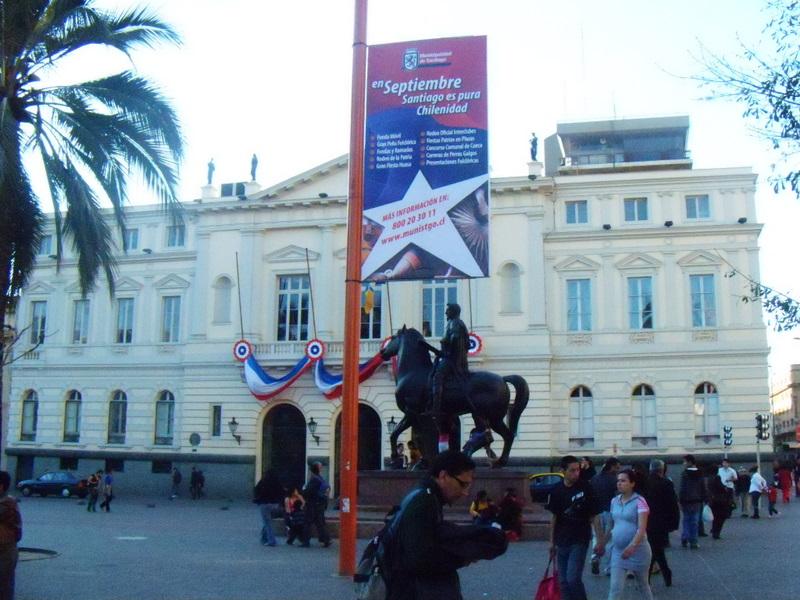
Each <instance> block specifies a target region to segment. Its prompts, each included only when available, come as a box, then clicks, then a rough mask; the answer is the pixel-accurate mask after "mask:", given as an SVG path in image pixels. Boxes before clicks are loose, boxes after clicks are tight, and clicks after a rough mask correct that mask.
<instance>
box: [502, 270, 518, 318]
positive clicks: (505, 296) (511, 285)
mask: <svg viewBox="0 0 800 600" xmlns="http://www.w3.org/2000/svg"><path fill="white" fill-rule="evenodd" d="M500 294H501V297H500V310H501V311H502V312H504V313H518V312H522V299H521V297H520V296H521V294H520V270H519V267H518V266H517V265H515V264H514V263H506V264H504V265H503V267H502V268H501V269H500Z"/></svg>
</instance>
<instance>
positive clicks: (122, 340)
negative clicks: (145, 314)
mask: <svg viewBox="0 0 800 600" xmlns="http://www.w3.org/2000/svg"><path fill="white" fill-rule="evenodd" d="M117 343H118V344H132V343H133V298H118V299H117Z"/></svg>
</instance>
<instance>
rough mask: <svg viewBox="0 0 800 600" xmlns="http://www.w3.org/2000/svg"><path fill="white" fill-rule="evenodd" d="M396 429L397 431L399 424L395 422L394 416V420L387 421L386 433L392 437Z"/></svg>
mask: <svg viewBox="0 0 800 600" xmlns="http://www.w3.org/2000/svg"><path fill="white" fill-rule="evenodd" d="M395 429H397V422H396V421H395V420H394V415H392V418H391V419H389V420H388V421H386V431H387V432H388V433H389V435H392V434H393V433H394V430H395Z"/></svg>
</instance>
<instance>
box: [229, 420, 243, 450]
mask: <svg viewBox="0 0 800 600" xmlns="http://www.w3.org/2000/svg"><path fill="white" fill-rule="evenodd" d="M228 429H230V430H231V435H232V436H233V439H235V440H236V443H237V444H239V445H240V446H241V445H242V436H240V435H236V430H237V429H239V423H237V422H236V417H231V420H230V421H228Z"/></svg>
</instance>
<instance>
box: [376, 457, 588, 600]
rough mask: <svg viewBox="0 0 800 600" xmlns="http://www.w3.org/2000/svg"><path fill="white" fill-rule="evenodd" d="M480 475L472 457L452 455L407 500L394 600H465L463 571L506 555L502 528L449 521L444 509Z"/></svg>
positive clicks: (395, 556)
mask: <svg viewBox="0 0 800 600" xmlns="http://www.w3.org/2000/svg"><path fill="white" fill-rule="evenodd" d="M576 466H577V463H576ZM474 471H475V463H474V462H473V461H472V459H471V458H469V457H468V456H466V455H465V454H463V453H461V452H458V451H456V450H447V451H445V452H442V453H441V454H439V455H438V456H436V458H434V459H433V461H432V462H431V468H430V471H429V473H428V476H427V477H426V478H425V479H423V480H422V482H421V483H420V485H419V487H417V488H415V489H414V490H412V491H411V492H409V493H408V494H407V495H406V497H405V498H404V499H403V501H402V502H401V504H400V509H399V512H398V513H397V515H396V517H395V519H396V520H395V521H393V522H392V525H391V529H390V531H391V532H392V536H391V540H390V541H389V542H388V543H389V546H388V547H389V549H390V553H389V557H390V564H389V565H387V566H388V567H389V569H388V571H389V579H388V589H387V596H386V597H387V599H388V600H462V596H461V583H460V581H459V578H458V569H460V568H462V567H465V566H466V565H468V564H470V563H471V562H474V561H476V560H479V559H490V558H494V557H496V556H498V555H499V554H502V553H503V552H505V549H506V547H507V542H506V540H505V536H504V535H503V532H502V531H501V530H500V529H496V528H494V527H475V526H459V525H456V524H454V523H449V522H448V521H445V520H444V516H443V513H442V507H443V506H444V505H445V504H452V503H453V502H455V501H456V500H460V499H461V498H463V497H465V496H467V495H468V494H469V488H470V486H471V485H472V479H473V475H474Z"/></svg>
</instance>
